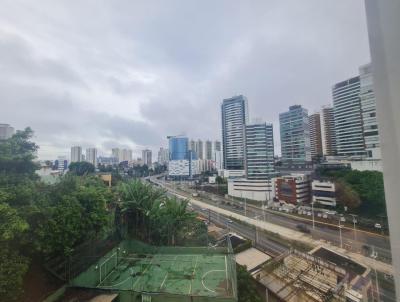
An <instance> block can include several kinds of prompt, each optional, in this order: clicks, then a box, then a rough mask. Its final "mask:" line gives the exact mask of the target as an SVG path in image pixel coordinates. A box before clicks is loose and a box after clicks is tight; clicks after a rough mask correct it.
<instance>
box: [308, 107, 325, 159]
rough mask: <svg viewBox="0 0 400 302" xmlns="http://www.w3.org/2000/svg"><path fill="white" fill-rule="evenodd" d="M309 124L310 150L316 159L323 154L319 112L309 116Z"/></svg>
mask: <svg viewBox="0 0 400 302" xmlns="http://www.w3.org/2000/svg"><path fill="white" fill-rule="evenodd" d="M308 120H309V121H308V125H309V127H310V151H311V158H312V159H316V158H318V157H321V156H322V138H321V118H320V114H319V113H314V114H311V115H310V116H309V119H308Z"/></svg>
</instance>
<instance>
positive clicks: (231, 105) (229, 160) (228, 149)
mask: <svg viewBox="0 0 400 302" xmlns="http://www.w3.org/2000/svg"><path fill="white" fill-rule="evenodd" d="M221 114H222V145H223V160H224V169H226V170H244V128H245V125H246V123H247V121H248V109H247V99H246V98H245V97H244V96H243V95H239V96H235V97H232V98H229V99H225V100H223V102H222V105H221Z"/></svg>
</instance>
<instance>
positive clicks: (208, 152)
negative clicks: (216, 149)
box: [205, 140, 213, 160]
mask: <svg viewBox="0 0 400 302" xmlns="http://www.w3.org/2000/svg"><path fill="white" fill-rule="evenodd" d="M205 155H206V158H205V159H208V160H212V159H213V146H212V142H211V141H210V140H206V143H205Z"/></svg>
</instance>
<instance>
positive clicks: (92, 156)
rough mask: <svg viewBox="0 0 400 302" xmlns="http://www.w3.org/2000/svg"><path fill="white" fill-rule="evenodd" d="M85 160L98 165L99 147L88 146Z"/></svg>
mask: <svg viewBox="0 0 400 302" xmlns="http://www.w3.org/2000/svg"><path fill="white" fill-rule="evenodd" d="M85 160H86V161H87V162H88V163H91V164H92V165H93V166H95V167H97V149H96V148H87V149H86V156H85Z"/></svg>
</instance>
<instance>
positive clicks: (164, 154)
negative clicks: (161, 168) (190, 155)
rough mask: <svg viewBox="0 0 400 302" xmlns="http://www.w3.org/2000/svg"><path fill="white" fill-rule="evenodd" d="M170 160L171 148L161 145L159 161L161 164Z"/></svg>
mask: <svg viewBox="0 0 400 302" xmlns="http://www.w3.org/2000/svg"><path fill="white" fill-rule="evenodd" d="M168 161H169V150H168V149H166V148H163V147H160V150H158V154H157V162H158V163H159V164H160V165H165V164H167V163H168Z"/></svg>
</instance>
